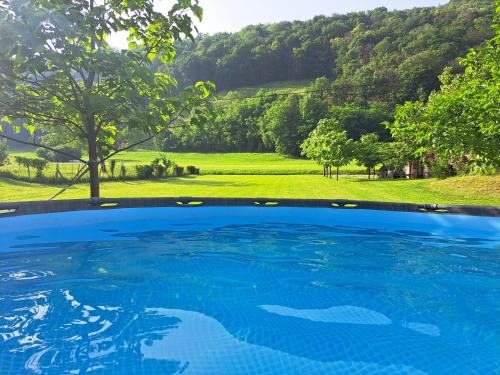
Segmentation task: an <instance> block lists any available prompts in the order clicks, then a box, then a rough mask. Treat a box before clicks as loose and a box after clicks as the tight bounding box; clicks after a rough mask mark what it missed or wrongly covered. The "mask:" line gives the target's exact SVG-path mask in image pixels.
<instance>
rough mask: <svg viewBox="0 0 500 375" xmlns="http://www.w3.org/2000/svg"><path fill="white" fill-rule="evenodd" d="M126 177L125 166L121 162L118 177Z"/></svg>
mask: <svg viewBox="0 0 500 375" xmlns="http://www.w3.org/2000/svg"><path fill="white" fill-rule="evenodd" d="M125 177H127V168H126V167H125V164H123V163H122V164H121V166H120V178H125Z"/></svg>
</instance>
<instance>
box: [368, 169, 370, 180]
mask: <svg viewBox="0 0 500 375" xmlns="http://www.w3.org/2000/svg"><path fill="white" fill-rule="evenodd" d="M370 172H371V168H370V167H368V179H369V180H370V179H371V176H370Z"/></svg>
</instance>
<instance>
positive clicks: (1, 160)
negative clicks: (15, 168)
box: [0, 140, 9, 167]
mask: <svg viewBox="0 0 500 375" xmlns="http://www.w3.org/2000/svg"><path fill="white" fill-rule="evenodd" d="M7 151H8V146H7V141H6V140H2V141H0V167H1V166H2V165H5V164H7V162H8V161H9V153H8V152H7Z"/></svg>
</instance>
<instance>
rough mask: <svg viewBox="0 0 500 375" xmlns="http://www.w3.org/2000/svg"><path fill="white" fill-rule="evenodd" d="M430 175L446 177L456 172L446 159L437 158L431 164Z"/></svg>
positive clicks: (454, 174)
mask: <svg viewBox="0 0 500 375" xmlns="http://www.w3.org/2000/svg"><path fill="white" fill-rule="evenodd" d="M431 175H432V177H437V178H446V177H452V176H456V175H457V172H456V171H455V169H454V168H453V166H452V165H451V164H450V163H448V162H447V161H443V160H437V161H436V163H434V164H432V165H431Z"/></svg>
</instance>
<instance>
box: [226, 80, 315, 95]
mask: <svg viewBox="0 0 500 375" xmlns="http://www.w3.org/2000/svg"><path fill="white" fill-rule="evenodd" d="M311 83H312V81H311V80H301V81H281V82H272V83H267V84H261V85H257V86H246V87H240V88H238V89H234V90H230V91H231V92H237V93H238V94H240V95H241V96H245V97H246V96H254V95H255V94H257V92H258V91H259V90H262V91H265V92H266V93H268V94H272V93H289V92H300V91H304V90H307V88H308V86H309V85H310V84H311ZM227 93H228V91H220V92H218V93H217V97H223V96H225V95H226V94H227Z"/></svg>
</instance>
